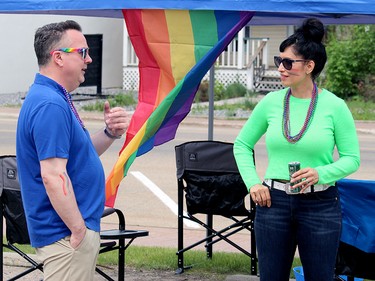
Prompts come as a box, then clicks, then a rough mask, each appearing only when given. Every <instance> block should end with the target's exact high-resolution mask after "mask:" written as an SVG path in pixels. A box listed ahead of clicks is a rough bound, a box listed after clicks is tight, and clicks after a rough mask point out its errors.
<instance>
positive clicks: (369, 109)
mask: <svg viewBox="0 0 375 281" xmlns="http://www.w3.org/2000/svg"><path fill="white" fill-rule="evenodd" d="M346 104H347V105H348V107H349V109H350V111H351V113H352V115H353V118H354V120H375V103H374V102H371V101H368V102H365V101H364V100H363V99H359V98H356V99H352V100H349V101H347V102H346Z"/></svg>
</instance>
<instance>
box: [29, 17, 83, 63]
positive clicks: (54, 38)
mask: <svg viewBox="0 0 375 281" xmlns="http://www.w3.org/2000/svg"><path fill="white" fill-rule="evenodd" d="M69 29H74V30H78V31H81V32H82V29H81V26H80V25H79V24H78V23H77V22H75V21H73V20H67V21H63V22H58V23H51V24H47V25H45V26H42V27H40V28H38V29H37V31H36V32H35V37H34V50H35V54H36V57H37V59H38V65H39V66H43V65H46V64H47V63H48V61H49V59H50V58H51V55H50V52H51V51H53V48H56V45H57V44H58V43H59V42H60V41H61V38H62V37H63V35H64V33H65V31H67V30H69Z"/></svg>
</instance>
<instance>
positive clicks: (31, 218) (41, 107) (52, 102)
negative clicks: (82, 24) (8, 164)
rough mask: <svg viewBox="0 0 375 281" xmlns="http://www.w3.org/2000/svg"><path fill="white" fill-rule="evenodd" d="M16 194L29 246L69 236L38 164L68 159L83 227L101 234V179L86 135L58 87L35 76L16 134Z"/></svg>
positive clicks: (100, 167)
mask: <svg viewBox="0 0 375 281" xmlns="http://www.w3.org/2000/svg"><path fill="white" fill-rule="evenodd" d="M16 154H17V166H18V175H19V180H20V184H21V194H22V199H23V205H24V209H25V213H26V220H27V225H28V230H29V235H30V240H31V245H32V246H33V247H43V246H46V245H49V244H52V243H54V242H56V241H58V240H60V239H62V238H64V237H66V236H68V235H70V234H71V232H70V230H69V229H68V228H67V226H66V225H65V224H64V222H63V221H62V220H61V218H60V217H59V216H58V214H57V213H56V211H55V210H54V208H53V207H52V205H51V202H50V200H49V198H48V196H47V193H46V190H45V187H44V184H43V181H42V178H41V173H40V161H41V160H45V159H48V158H64V159H68V162H67V167H66V168H67V172H68V175H69V177H70V179H71V182H72V186H73V189H74V193H75V197H76V200H77V204H78V207H79V210H80V212H81V214H82V216H83V219H84V221H85V224H86V226H87V228H89V229H92V230H94V231H100V218H101V215H102V213H103V209H104V199H105V193H104V188H105V175H104V170H103V166H102V164H101V161H100V159H99V156H98V154H97V152H96V150H95V148H94V146H93V144H92V142H91V138H90V135H89V133H88V131H87V130H86V129H84V128H82V126H81V124H80V123H79V121H78V120H77V118H76V117H75V115H74V113H73V112H72V110H71V108H70V106H69V104H68V101H67V99H66V97H65V96H64V93H63V92H62V89H61V88H60V86H59V85H58V84H57V83H56V82H55V81H53V80H51V79H49V78H48V77H46V76H43V75H41V74H37V75H36V77H35V81H34V84H33V85H32V86H31V87H30V89H29V92H28V94H27V96H26V99H25V101H24V103H23V105H22V108H21V111H20V114H19V119H18V125H17V136H16Z"/></svg>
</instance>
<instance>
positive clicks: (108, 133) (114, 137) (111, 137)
mask: <svg viewBox="0 0 375 281" xmlns="http://www.w3.org/2000/svg"><path fill="white" fill-rule="evenodd" d="M104 134H105V135H106V136H107V137H109V138H110V139H121V137H122V135H119V136H114V135H112V134H111V133H110V132H109V131H108V130H107V127H105V129H104Z"/></svg>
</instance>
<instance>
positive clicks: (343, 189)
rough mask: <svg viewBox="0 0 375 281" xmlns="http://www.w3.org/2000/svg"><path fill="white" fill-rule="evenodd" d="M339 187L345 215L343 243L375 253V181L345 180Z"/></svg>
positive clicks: (340, 182) (338, 183)
mask: <svg viewBox="0 0 375 281" xmlns="http://www.w3.org/2000/svg"><path fill="white" fill-rule="evenodd" d="M337 186H338V188H339V192H340V198H341V199H340V201H341V205H342V214H343V221H342V222H343V228H342V234H341V241H342V242H344V243H346V244H349V245H352V246H354V247H356V248H358V249H360V250H362V251H364V252H366V253H375V181H370V180H352V179H343V180H340V181H338V182H337Z"/></svg>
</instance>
